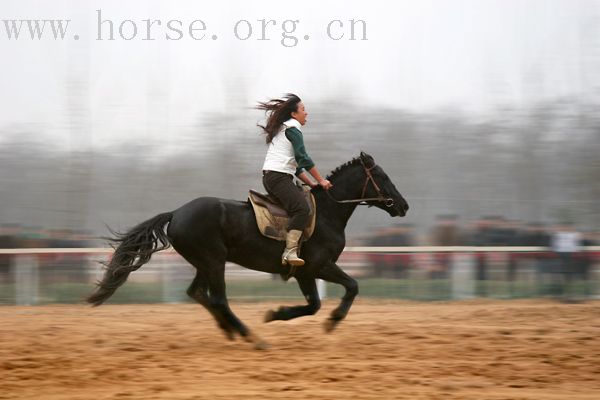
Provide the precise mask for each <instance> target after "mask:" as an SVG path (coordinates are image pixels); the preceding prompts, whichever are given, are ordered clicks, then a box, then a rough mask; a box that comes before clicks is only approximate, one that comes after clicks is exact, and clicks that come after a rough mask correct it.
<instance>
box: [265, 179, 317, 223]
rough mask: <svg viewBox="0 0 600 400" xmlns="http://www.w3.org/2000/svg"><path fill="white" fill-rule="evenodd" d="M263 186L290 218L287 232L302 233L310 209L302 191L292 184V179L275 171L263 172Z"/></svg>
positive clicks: (307, 220) (307, 221)
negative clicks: (295, 231) (297, 231)
mask: <svg viewBox="0 0 600 400" xmlns="http://www.w3.org/2000/svg"><path fill="white" fill-rule="evenodd" d="M263 185H264V187H265V189H267V192H268V193H269V194H270V195H271V196H273V197H275V198H276V199H277V200H279V201H280V202H281V205H282V206H283V208H284V209H285V211H287V213H288V214H289V216H290V222H289V224H288V228H287V229H288V231H291V230H299V231H303V230H304V229H305V228H306V227H307V226H308V223H309V222H310V220H309V213H310V208H309V207H308V203H307V202H306V198H305V197H304V193H302V189H301V188H299V187H298V186H296V184H294V177H293V176H292V175H290V174H285V173H283V172H277V171H266V172H263Z"/></svg>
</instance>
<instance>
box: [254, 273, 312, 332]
mask: <svg viewBox="0 0 600 400" xmlns="http://www.w3.org/2000/svg"><path fill="white" fill-rule="evenodd" d="M296 280H297V281H298V285H299V286H300V290H302V294H303V295H304V298H305V299H306V301H307V302H308V304H307V305H304V306H293V307H286V306H281V307H279V309H278V310H276V311H274V310H269V311H267V313H266V315H265V322H271V321H276V320H281V321H287V320H290V319H293V318H298V317H303V316H305V315H313V314H315V313H316V312H317V311H319V308H321V300H320V299H319V293H318V291H317V283H316V281H315V279H314V278H301V277H298V278H296Z"/></svg>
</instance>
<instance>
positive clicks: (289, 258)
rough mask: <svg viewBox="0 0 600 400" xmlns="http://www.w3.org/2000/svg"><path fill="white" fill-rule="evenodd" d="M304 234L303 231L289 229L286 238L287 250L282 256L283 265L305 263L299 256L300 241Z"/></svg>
mask: <svg viewBox="0 0 600 400" xmlns="http://www.w3.org/2000/svg"><path fill="white" fill-rule="evenodd" d="M301 236H302V231H299V230H295V229H293V230H291V231H288V233H287V236H286V238H285V250H284V251H283V255H282V256H281V265H286V264H289V265H291V266H294V267H299V266H301V265H304V260H303V259H301V258H300V257H298V242H299V241H300V237H301Z"/></svg>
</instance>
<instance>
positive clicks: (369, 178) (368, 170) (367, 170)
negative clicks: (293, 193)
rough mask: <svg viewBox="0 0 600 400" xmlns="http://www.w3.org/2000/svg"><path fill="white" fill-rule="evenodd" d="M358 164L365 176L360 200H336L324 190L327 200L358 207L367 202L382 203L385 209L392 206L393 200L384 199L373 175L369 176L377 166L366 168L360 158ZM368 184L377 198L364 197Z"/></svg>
mask: <svg viewBox="0 0 600 400" xmlns="http://www.w3.org/2000/svg"><path fill="white" fill-rule="evenodd" d="M360 163H361V164H362V166H363V169H364V170H365V174H366V175H367V177H366V179H365V184H364V185H363V189H362V193H361V198H360V199H349V200H336V199H334V198H333V196H332V195H331V193H330V192H329V190H326V192H327V195H328V196H329V198H330V199H331V200H333V201H335V202H336V203H359V205H367V203H366V202H367V201H380V202H384V203H385V206H386V207H391V206H393V205H394V199H392V198H391V197H385V196H384V195H383V193H381V189H379V185H377V182H375V178H373V174H371V170H372V169H374V168H375V167H376V166H377V164H373V165H372V166H371V167H367V166H366V165H365V163H364V161H363V160H362V158H361V159H360ZM369 182H371V183H372V184H373V187H374V188H375V191H376V192H377V197H365V193H366V191H367V185H368V184H369Z"/></svg>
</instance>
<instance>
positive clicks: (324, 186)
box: [319, 179, 333, 190]
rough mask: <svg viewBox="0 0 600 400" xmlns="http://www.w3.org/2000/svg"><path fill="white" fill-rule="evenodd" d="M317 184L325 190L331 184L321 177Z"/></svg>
mask: <svg viewBox="0 0 600 400" xmlns="http://www.w3.org/2000/svg"><path fill="white" fill-rule="evenodd" d="M319 185H321V187H322V188H323V189H325V190H329V189H330V188H331V187H332V186H333V185H332V184H331V182H329V180H327V179H323V180H322V181H321V182H319Z"/></svg>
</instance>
